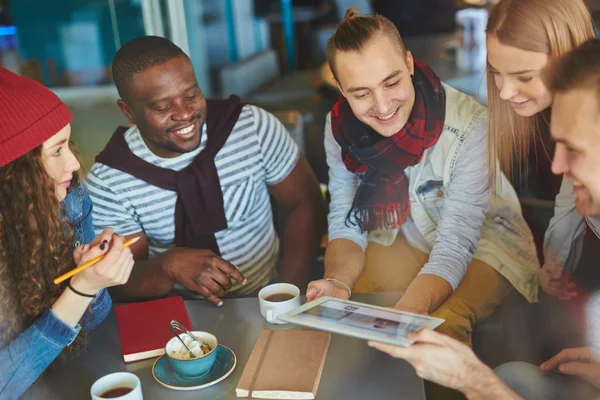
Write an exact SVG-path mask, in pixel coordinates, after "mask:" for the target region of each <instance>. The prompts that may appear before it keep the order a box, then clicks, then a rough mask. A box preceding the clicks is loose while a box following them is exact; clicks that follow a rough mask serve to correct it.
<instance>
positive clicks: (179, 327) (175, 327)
mask: <svg viewBox="0 0 600 400" xmlns="http://www.w3.org/2000/svg"><path fill="white" fill-rule="evenodd" d="M170 326H171V331H173V333H174V334H175V336H176V337H177V339H179V341H180V342H181V344H182V345H183V347H185V348H186V350H187V351H188V352H189V353H190V357H191V358H196V354H194V352H192V350H190V348H189V347H187V345H186V344H185V342H184V341H183V339H182V338H181V336H179V335H180V333H179V332H183V333H185V334H187V335H188V336H189V337H191V338H192V340H195V341H197V342H199V343H200V344H201V345H202V344H203V343H202V342H201V341H200V340H198V338H197V337H196V336H194V335H192V334H191V333H190V331H188V330H187V329H186V328H185V326H183V325H181V324H180V323H179V322H178V321H176V320H172V321H171V323H170ZM178 331H179V332H178Z"/></svg>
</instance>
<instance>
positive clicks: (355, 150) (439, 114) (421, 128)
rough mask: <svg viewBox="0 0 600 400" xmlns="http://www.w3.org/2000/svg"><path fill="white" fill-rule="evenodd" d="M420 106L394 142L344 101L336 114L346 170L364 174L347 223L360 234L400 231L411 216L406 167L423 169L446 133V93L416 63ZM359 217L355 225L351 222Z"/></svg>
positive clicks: (337, 136) (335, 126) (333, 125)
mask: <svg viewBox="0 0 600 400" xmlns="http://www.w3.org/2000/svg"><path fill="white" fill-rule="evenodd" d="M413 85H414V87H415V104H414V106H413V109H412V111H411V114H410V117H409V119H408V122H407V123H406V125H404V127H403V128H402V129H401V130H400V131H399V132H397V133H395V134H394V135H392V136H390V137H384V136H381V135H380V134H378V133H377V132H376V131H375V130H373V129H372V128H371V127H369V126H368V125H366V124H364V123H362V122H361V121H359V120H358V118H356V116H355V115H354V113H353V112H352V109H351V108H350V105H349V104H348V101H347V100H346V99H345V98H344V97H342V98H341V99H340V100H339V101H338V102H337V103H336V104H335V105H334V106H333V109H332V110H331V129H332V131H333V137H334V138H335V140H336V141H337V142H338V143H339V145H340V147H341V148H342V160H343V161H344V165H345V166H346V169H348V171H350V172H354V173H357V174H358V173H364V175H363V176H362V179H361V183H360V185H359V187H358V190H357V192H356V196H355V197H354V202H353V204H352V208H351V209H350V212H349V213H348V216H347V218H346V223H350V224H354V225H356V224H358V225H359V226H360V228H361V230H362V231H363V232H364V231H371V230H376V229H397V228H400V227H401V226H402V224H404V222H405V221H406V219H407V218H408V215H409V214H410V200H409V196H408V179H407V178H406V177H405V176H404V170H405V169H406V168H407V167H410V166H413V165H416V164H418V163H419V162H420V161H421V158H422V157H423V152H424V151H425V149H428V148H429V147H431V146H433V145H434V144H435V143H436V142H437V140H438V138H439V137H440V134H441V133H442V129H443V127H444V119H445V115H446V92H445V91H444V88H443V87H442V85H441V82H440V79H439V78H438V77H437V75H435V73H434V72H433V71H432V70H431V68H429V66H427V65H426V64H424V63H421V62H419V61H416V60H415V74H414V76H413ZM352 217H354V219H352Z"/></svg>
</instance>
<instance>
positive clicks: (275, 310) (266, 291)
mask: <svg viewBox="0 0 600 400" xmlns="http://www.w3.org/2000/svg"><path fill="white" fill-rule="evenodd" d="M277 294H288V295H290V296H292V297H291V298H290V299H289V300H285V301H273V300H271V301H270V300H267V299H268V298H269V297H270V296H273V295H277ZM258 304H259V306H260V313H261V314H262V316H263V317H265V319H266V320H267V322H269V323H271V324H286V323H287V322H285V321H281V320H279V319H277V317H278V316H280V315H281V314H284V313H286V312H288V311H291V310H293V309H295V308H298V307H300V306H301V305H302V304H300V289H298V287H296V286H294V285H292V284H289V283H275V284H273V285H269V286H265V287H264V288H262V289H261V291H260V292H258Z"/></svg>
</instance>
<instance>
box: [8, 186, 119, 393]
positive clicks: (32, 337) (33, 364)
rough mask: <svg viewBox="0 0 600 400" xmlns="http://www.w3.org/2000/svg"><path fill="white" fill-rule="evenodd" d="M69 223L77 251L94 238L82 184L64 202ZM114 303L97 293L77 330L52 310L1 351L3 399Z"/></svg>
mask: <svg viewBox="0 0 600 400" xmlns="http://www.w3.org/2000/svg"><path fill="white" fill-rule="evenodd" d="M63 207H64V209H65V213H66V216H67V218H68V220H69V221H70V222H71V224H72V225H73V228H74V230H75V240H76V242H75V243H74V244H73V246H74V247H75V246H76V245H79V244H81V243H89V242H90V241H91V240H92V239H93V238H94V227H93V224H92V200H91V198H90V195H89V194H88V192H87V188H86V187H85V186H84V185H83V184H82V185H80V186H78V187H76V188H74V189H73V190H72V191H71V192H70V193H69V194H68V195H67V197H66V198H65V200H64V201H63ZM111 307H112V301H111V299H110V296H109V294H108V292H107V291H106V289H103V290H102V291H100V293H98V296H96V298H95V299H94V300H92V303H91V312H89V311H88V312H86V313H85V315H84V316H83V318H82V320H81V324H79V325H77V326H76V327H75V328H73V327H71V326H70V325H67V324H65V323H64V322H63V321H61V320H60V319H59V318H58V317H57V316H56V315H54V313H53V312H52V310H51V309H47V310H46V311H44V313H42V315H41V316H40V317H39V318H38V319H37V320H36V321H35V322H34V323H33V324H32V325H31V326H30V327H29V328H28V329H26V330H25V331H24V332H23V333H21V334H20V335H19V336H18V337H17V338H16V339H15V340H13V341H12V342H11V343H10V344H8V345H7V346H6V347H4V348H3V349H1V350H0V399H1V400H5V399H17V398H19V396H21V395H22V394H23V392H25V391H26V390H27V388H29V386H31V384H32V383H33V382H35V380H36V379H37V378H38V377H39V376H40V375H41V374H42V372H44V371H45V370H46V368H47V367H48V366H49V365H50V364H51V363H52V362H53V361H54V360H55V359H56V357H58V355H59V354H60V353H61V352H62V350H63V348H64V347H65V346H69V345H70V344H71V343H72V342H73V341H74V340H75V338H76V337H77V335H78V334H79V331H80V330H81V329H83V331H84V332H88V331H91V330H92V329H94V328H95V327H96V326H98V324H99V323H100V322H102V320H104V318H105V317H106V316H107V315H108V313H109V311H110V309H111Z"/></svg>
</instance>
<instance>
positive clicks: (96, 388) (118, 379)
mask: <svg viewBox="0 0 600 400" xmlns="http://www.w3.org/2000/svg"><path fill="white" fill-rule="evenodd" d="M124 387H127V388H132V389H133V390H132V391H130V392H129V393H127V394H125V395H123V396H119V397H114V398H115V399H118V400H143V399H144V397H143V396H142V383H141V382H140V378H138V377H137V376H136V375H134V374H132V373H130V372H115V373H114V374H109V375H105V376H103V377H102V378H100V379H98V380H97V381H96V382H94V384H93V385H92V389H91V390H90V394H91V395H92V400H104V399H106V397H100V396H101V395H103V394H105V393H106V392H108V391H110V390H111V389H116V388H124Z"/></svg>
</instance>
